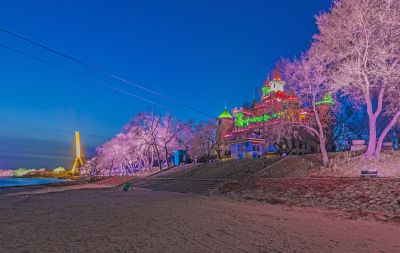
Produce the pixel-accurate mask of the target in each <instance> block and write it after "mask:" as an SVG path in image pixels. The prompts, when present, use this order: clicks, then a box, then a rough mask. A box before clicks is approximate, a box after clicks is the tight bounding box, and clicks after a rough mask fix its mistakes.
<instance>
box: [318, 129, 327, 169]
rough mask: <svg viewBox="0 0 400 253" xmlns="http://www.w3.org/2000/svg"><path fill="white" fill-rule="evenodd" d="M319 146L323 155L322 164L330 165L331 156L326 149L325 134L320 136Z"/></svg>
mask: <svg viewBox="0 0 400 253" xmlns="http://www.w3.org/2000/svg"><path fill="white" fill-rule="evenodd" d="M319 140H320V142H319V148H320V149H321V155H322V165H323V166H324V167H326V166H328V164H329V157H328V152H327V151H326V146H325V142H326V140H325V136H323V135H321V136H320V137H319Z"/></svg>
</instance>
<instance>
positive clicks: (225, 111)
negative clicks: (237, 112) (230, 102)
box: [218, 107, 232, 119]
mask: <svg viewBox="0 0 400 253" xmlns="http://www.w3.org/2000/svg"><path fill="white" fill-rule="evenodd" d="M218 118H220V119H223V118H228V119H231V118H232V115H231V114H230V113H229V112H228V110H227V109H226V107H225V109H224V111H223V112H222V113H221V114H220V115H219V117H218Z"/></svg>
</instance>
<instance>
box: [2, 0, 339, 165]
mask: <svg viewBox="0 0 400 253" xmlns="http://www.w3.org/2000/svg"><path fill="white" fill-rule="evenodd" d="M330 6H331V1H330V0H313V1H298V0H286V1H267V0H264V1H256V0H251V1H244V0H243V1H232V0H226V1H225V0H219V1H211V0H202V1H168V0H159V1H153V0H146V1H100V0H96V1H64V0H58V1H50V0H49V1H40V0H38V1H19V0H13V1H3V2H2V6H1V8H0V27H1V28H4V29H7V30H10V31H12V32H15V33H17V34H20V35H23V36H25V37H28V38H30V39H32V40H34V41H36V42H39V43H43V44H45V45H47V46H49V47H51V48H54V49H57V50H60V51H62V52H64V53H67V54H69V55H71V56H74V57H76V58H79V59H81V60H83V61H85V62H88V63H90V64H93V65H96V66H99V67H101V68H103V69H105V70H107V71H109V72H111V73H114V74H117V75H119V76H121V77H124V78H126V79H128V80H130V81H133V82H136V83H139V84H141V85H143V86H146V87H148V88H150V89H152V90H155V91H157V92H159V93H162V94H166V95H168V96H170V97H172V98H174V99H176V100H179V101H180V102H181V103H185V104H188V105H191V106H194V107H196V108H198V109H200V110H202V111H205V112H207V113H208V114H211V115H218V114H219V113H220V112H221V111H222V109H223V106H224V103H225V101H227V105H228V107H233V106H240V105H241V104H242V103H243V101H244V100H250V99H251V98H252V94H253V92H254V91H255V90H256V89H257V88H258V87H260V86H261V85H262V82H263V81H264V79H265V76H266V73H267V71H268V70H270V69H272V68H274V64H275V62H276V61H277V60H278V59H279V58H280V57H293V56H295V55H299V54H300V53H301V51H304V50H306V49H307V47H308V46H309V44H310V41H311V36H312V34H314V33H315V32H316V26H315V20H314V16H315V15H316V14H318V13H320V12H321V11H326V10H328V9H329V7H330ZM0 43H1V44H4V45H7V46H11V47H13V48H16V49H18V50H22V51H24V52H27V53H29V54H32V55H35V56H37V57H40V58H43V59H46V60H48V61H51V62H53V63H55V64H58V65H61V66H63V67H65V68H67V69H70V70H71V71H73V72H75V73H77V74H71V73H68V72H64V71H62V70H60V69H57V68H54V67H51V66H48V65H45V64H43V63H40V62H37V61H35V60H32V59H30V58H27V57H25V56H22V55H18V54H16V53H14V52H10V51H7V50H6V49H4V48H1V47H0V87H1V92H0V117H1V124H0V163H1V166H2V167H3V168H4V167H7V168H17V167H49V168H51V167H55V166H58V165H62V166H67V167H68V166H71V163H72V159H73V141H74V139H73V138H74V131H75V130H79V131H80V132H81V138H82V142H83V144H84V151H85V153H86V154H88V155H91V154H93V151H94V149H95V147H96V146H98V145H100V144H101V143H103V142H105V141H107V140H108V139H110V138H111V137H112V136H113V135H115V134H116V133H117V132H119V131H120V129H121V128H122V126H123V125H124V124H125V123H126V122H127V121H128V120H129V119H130V118H131V117H132V116H133V115H135V114H136V113H137V112H140V111H146V110H154V111H156V112H158V113H161V114H164V113H166V112H167V111H166V110H165V109H163V108H159V107H156V106H154V105H151V104H147V103H145V102H143V101H141V100H138V99H135V98H133V97H130V96H127V95H123V94H121V93H118V92H115V91H113V90H111V89H108V88H106V87H103V86H99V85H96V84H94V83H91V82H89V81H87V80H85V78H95V79H98V80H101V81H104V82H106V83H108V84H111V85H114V86H116V87H118V88H120V89H124V90H126V91H128V92H131V93H133V94H136V95H140V96H144V97H146V98H148V99H152V100H155V101H157V102H159V103H162V104H165V105H167V106H168V107H171V112H172V113H173V114H174V115H175V116H176V117H178V118H181V119H183V120H186V119H188V118H194V119H196V120H205V119H207V117H205V116H204V115H202V114H199V113H196V112H193V111H190V110H187V109H185V108H182V107H181V106H179V105H176V104H173V103H171V102H169V101H163V99H161V98H158V97H155V96H152V95H150V94H147V93H145V92H143V91H142V90H140V89H137V88H135V87H132V86H128V85H126V84H124V83H121V82H118V81H116V80H113V79H111V78H108V77H106V76H104V75H101V74H100V73H97V72H95V71H92V70H89V69H85V68H84V67H82V66H79V65H77V64H75V63H73V62H71V61H68V60H66V59H64V58H62V57H60V56H57V55H54V54H51V53H49V52H47V51H45V50H43V49H40V48H37V47H34V46H32V45H30V44H28V43H26V42H23V41H21V40H18V39H15V38H13V37H10V36H9V35H7V34H5V33H0ZM82 77H84V78H82Z"/></svg>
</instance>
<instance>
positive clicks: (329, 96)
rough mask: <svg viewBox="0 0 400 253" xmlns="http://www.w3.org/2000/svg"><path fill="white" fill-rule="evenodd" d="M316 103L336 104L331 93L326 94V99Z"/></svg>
mask: <svg viewBox="0 0 400 253" xmlns="http://www.w3.org/2000/svg"><path fill="white" fill-rule="evenodd" d="M315 104H316V105H334V104H335V101H333V97H332V96H331V95H325V96H324V99H322V100H320V101H318V102H316V103H315Z"/></svg>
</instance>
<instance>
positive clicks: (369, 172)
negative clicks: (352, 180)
mask: <svg viewBox="0 0 400 253" xmlns="http://www.w3.org/2000/svg"><path fill="white" fill-rule="evenodd" d="M361 177H369V178H371V177H378V170H377V169H363V170H361Z"/></svg>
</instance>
